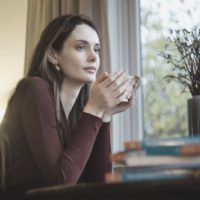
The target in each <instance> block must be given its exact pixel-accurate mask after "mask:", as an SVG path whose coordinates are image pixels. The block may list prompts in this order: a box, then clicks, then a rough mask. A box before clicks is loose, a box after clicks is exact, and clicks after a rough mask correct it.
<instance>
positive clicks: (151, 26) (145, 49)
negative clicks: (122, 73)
mask: <svg viewBox="0 0 200 200" xmlns="http://www.w3.org/2000/svg"><path fill="white" fill-rule="evenodd" d="M195 3H196V4H195ZM140 4H141V48H142V51H141V53H142V57H141V59H142V69H143V93H144V95H143V102H144V137H145V138H157V137H175V136H177V137H178V136H183V135H187V134H188V127H187V99H188V98H190V97H191V95H190V94H189V93H183V92H182V91H183V87H182V86H181V85H180V84H178V83H176V82H170V83H168V82H166V80H164V77H165V76H167V75H169V74H171V72H172V68H171V67H170V66H169V65H168V64H167V63H166V61H164V59H163V58H162V57H161V56H159V53H160V52H161V51H163V50H164V47H165V44H166V42H167V38H168V37H169V34H170V29H172V30H174V29H178V28H188V27H184V26H185V25H187V23H186V22H187V21H188V22H189V23H188V24H189V25H191V26H194V25H196V24H195V20H194V19H196V18H197V17H194V14H197V15H198V14H199V10H200V3H199V2H198V1H195V0H192V1H191V0H185V1H184V0H168V1H163V0H154V1H150V0H141V1H140ZM188 5H189V6H188ZM179 14H180V15H179ZM183 14H184V16H185V18H183V17H182V16H183ZM165 15H166V17H165ZM163 16H164V17H163ZM162 17H163V18H162ZM198 19H200V17H199V18H198ZM181 20H182V22H181ZM190 20H191V23H190ZM192 23H194V24H192ZM189 28H190V27H189Z"/></svg>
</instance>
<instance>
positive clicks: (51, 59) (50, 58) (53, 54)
mask: <svg viewBox="0 0 200 200" xmlns="http://www.w3.org/2000/svg"><path fill="white" fill-rule="evenodd" d="M47 59H48V61H49V62H51V63H52V64H53V65H57V64H58V61H57V59H56V52H55V50H54V49H52V48H50V49H49V50H48V51H47Z"/></svg>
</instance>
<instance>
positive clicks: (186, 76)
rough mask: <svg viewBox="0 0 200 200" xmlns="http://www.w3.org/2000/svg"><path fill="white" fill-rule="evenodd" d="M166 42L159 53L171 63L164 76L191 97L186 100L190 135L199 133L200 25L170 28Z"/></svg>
mask: <svg viewBox="0 0 200 200" xmlns="http://www.w3.org/2000/svg"><path fill="white" fill-rule="evenodd" d="M170 34H171V35H170V37H169V38H168V39H169V40H168V43H167V44H166V46H165V49H164V51H162V52H160V55H161V56H162V57H163V58H164V60H165V61H166V62H167V63H168V64H170V65H171V67H172V73H171V74H170V75H167V76H166V77H165V78H166V79H167V80H168V81H172V80H174V81H177V82H178V83H180V84H181V85H182V86H183V89H184V91H189V92H190V94H191V96H192V98H190V99H188V101H187V108H188V129H189V134H190V135H197V134H199V135H200V26H195V27H193V28H192V29H191V30H190V31H189V30H187V29H180V30H175V31H173V30H171V31H170Z"/></svg>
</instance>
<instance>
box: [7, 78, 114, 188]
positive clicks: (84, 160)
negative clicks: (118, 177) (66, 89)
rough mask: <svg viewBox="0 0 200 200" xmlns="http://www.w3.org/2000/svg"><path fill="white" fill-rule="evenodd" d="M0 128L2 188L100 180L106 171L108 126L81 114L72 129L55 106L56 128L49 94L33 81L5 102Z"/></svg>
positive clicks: (108, 164) (39, 82)
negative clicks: (2, 137)
mask: <svg viewBox="0 0 200 200" xmlns="http://www.w3.org/2000/svg"><path fill="white" fill-rule="evenodd" d="M4 130H5V131H6V132H7V135H8V137H9V141H10V153H11V160H10V163H11V167H10V168H9V169H7V170H8V173H7V179H6V183H7V186H8V188H12V189H15V190H26V189H29V188H33V187H40V186H48V185H55V184H75V183H77V182H100V181H104V175H105V173H106V172H110V171H111V168H112V166H111V162H110V159H109V155H110V151H111V148H110V123H103V121H102V120H101V119H100V118H98V117H95V116H93V115H91V114H88V113H82V116H81V119H80V121H79V123H78V126H77V128H75V129H74V130H73V131H72V130H71V129H70V126H69V123H68V120H67V119H66V117H65V114H64V110H63V108H61V125H59V126H58V123H57V120H56V111H55V102H54V98H53V94H52V90H51V88H50V86H49V84H48V83H47V82H46V81H44V80H43V79H41V78H39V77H33V78H26V79H24V80H23V81H22V82H21V84H20V87H19V90H18V92H17V93H16V95H15V96H14V98H13V100H12V102H11V104H10V107H9V110H8V114H7V122H6V124H5V126H4Z"/></svg>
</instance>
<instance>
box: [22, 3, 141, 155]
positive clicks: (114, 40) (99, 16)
mask: <svg viewBox="0 0 200 200" xmlns="http://www.w3.org/2000/svg"><path fill="white" fill-rule="evenodd" d="M69 13H73V14H85V15H88V16H89V17H90V18H91V19H92V20H93V21H94V23H95V24H96V25H97V28H98V30H99V34H100V40H101V52H102V55H101V71H107V72H109V73H111V72H114V71H116V70H117V69H119V68H124V69H125V70H126V71H127V73H129V74H131V75H133V74H137V75H140V76H141V66H140V37H139V36H140V33H139V30H140V29H139V0H29V1H28V19H27V37H26V38H27V40H26V52H25V66H26V67H25V72H26V69H27V66H28V64H29V60H30V57H31V55H32V52H33V49H34V47H35V45H36V43H37V41H38V39H39V36H40V34H41V31H42V29H43V28H44V27H45V26H46V24H47V23H48V22H49V21H51V20H52V19H53V18H55V17H57V16H58V15H62V14H69ZM141 104H142V95H141V90H140V91H139V93H138V94H137V100H136V102H135V105H134V106H133V108H131V109H130V110H128V111H126V112H124V113H121V114H118V115H116V116H114V117H113V120H112V135H111V138H112V149H113V152H115V151H119V150H122V149H123V143H124V142H125V141H127V140H132V139H141V137H142V133H143V125H142V122H143V120H142V118H143V116H142V113H143V112H142V105H141Z"/></svg>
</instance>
